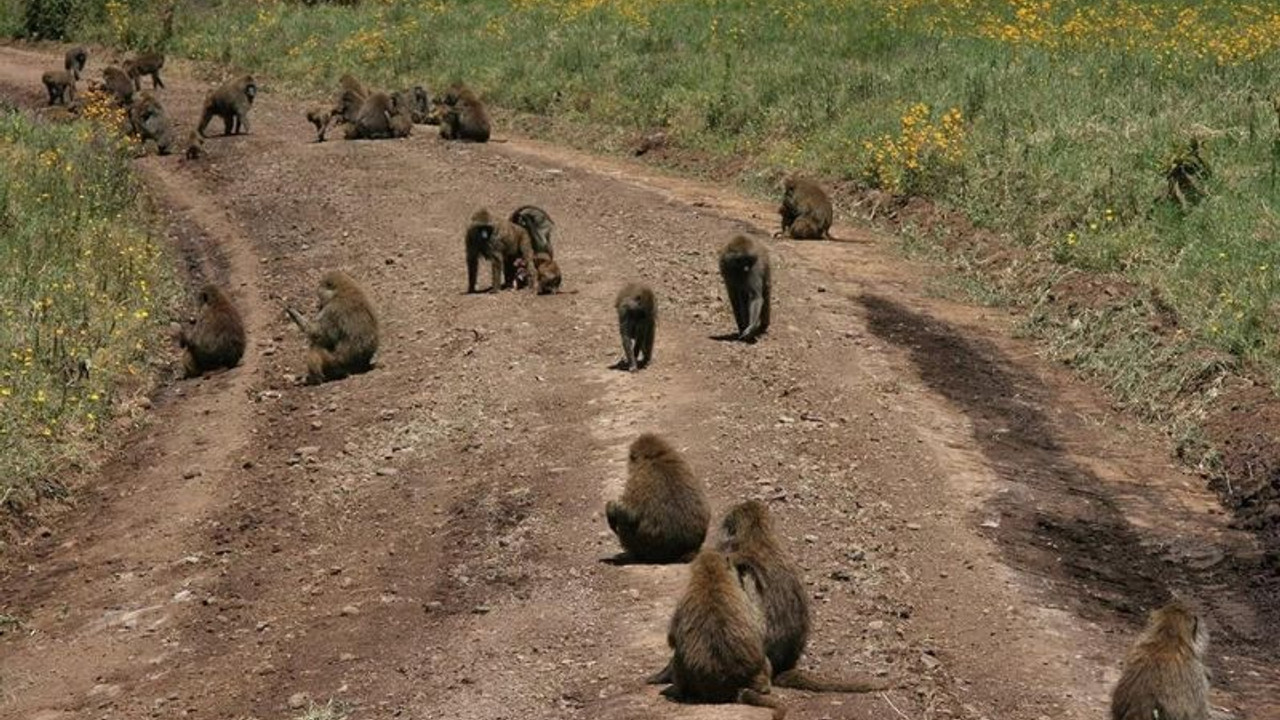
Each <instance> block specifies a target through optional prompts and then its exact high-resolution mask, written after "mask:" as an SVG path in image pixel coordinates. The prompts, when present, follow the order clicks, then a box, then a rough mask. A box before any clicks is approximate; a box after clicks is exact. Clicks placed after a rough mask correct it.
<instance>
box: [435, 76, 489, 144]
mask: <svg viewBox="0 0 1280 720" xmlns="http://www.w3.org/2000/svg"><path fill="white" fill-rule="evenodd" d="M444 104H445V109H444V111H443V113H442V114H441V116H440V137H442V138H444V139H445V140H467V141H471V142H489V113H488V112H487V111H486V110H485V108H484V103H483V102H481V101H480V98H478V97H476V94H475V93H473V92H471V90H470V89H468V88H467V87H466V86H464V85H454V86H452V87H450V88H449V90H448V92H446V93H445V97H444Z"/></svg>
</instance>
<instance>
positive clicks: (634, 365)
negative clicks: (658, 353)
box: [613, 283, 658, 372]
mask: <svg viewBox="0 0 1280 720" xmlns="http://www.w3.org/2000/svg"><path fill="white" fill-rule="evenodd" d="M613 306H614V309H616V310H617V311H618V334H619V335H620V336H621V337H622V359H621V360H619V361H618V363H617V365H616V367H618V368H620V369H625V370H630V371H631V372H635V371H636V370H638V369H640V368H642V367H648V365H649V363H650V362H652V361H653V338H654V335H655V334H657V324H658V301H657V299H656V298H655V297H654V296H653V291H652V290H650V289H649V288H648V287H647V286H645V285H641V284H639V283H627V284H626V285H624V286H623V287H622V289H621V290H619V291H618V296H617V297H616V298H615V299H614V301H613Z"/></svg>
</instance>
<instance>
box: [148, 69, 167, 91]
mask: <svg viewBox="0 0 1280 720" xmlns="http://www.w3.org/2000/svg"><path fill="white" fill-rule="evenodd" d="M163 87H164V83H163V82H162V81H161V80H160V73H158V72H153V73H151V89H153V90H154V89H155V88H163Z"/></svg>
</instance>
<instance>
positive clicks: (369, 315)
mask: <svg viewBox="0 0 1280 720" xmlns="http://www.w3.org/2000/svg"><path fill="white" fill-rule="evenodd" d="M317 296H318V297H319V300H320V309H319V313H318V314H317V315H316V317H315V319H314V320H311V321H308V320H306V319H304V318H303V317H302V316H301V315H300V314H299V313H298V312H297V311H296V310H294V309H293V308H289V307H286V308H285V312H287V313H288V314H289V317H290V318H292V319H293V321H294V322H295V323H297V324H298V327H300V328H302V332H304V333H306V335H307V339H308V340H309V341H310V342H311V350H310V351H309V352H308V354H307V382H308V383H309V384H312V385H314V384H317V383H322V382H325V381H326V380H341V379H342V378H345V377H347V376H348V375H354V374H356V373H362V372H368V371H369V369H370V368H371V367H373V354H374V353H375V352H377V351H378V318H377V317H376V316H375V315H374V313H373V306H372V305H370V304H369V301H368V299H366V298H365V295H364V291H363V290H361V289H360V286H359V285H356V282H355V280H352V279H351V278H350V277H349V276H348V275H347V274H346V273H344V272H342V271H340V270H331V271H329V272H327V273H325V276H324V278H323V279H321V281H320V288H319V290H318V292H317Z"/></svg>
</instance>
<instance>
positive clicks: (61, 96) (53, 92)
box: [40, 70, 76, 105]
mask: <svg viewBox="0 0 1280 720" xmlns="http://www.w3.org/2000/svg"><path fill="white" fill-rule="evenodd" d="M40 81H41V82H43V83H44V89H45V90H47V91H48V92H49V104H50V105H59V104H61V105H70V104H71V103H73V102H75V99H76V75H75V73H73V72H71V71H69V70H50V71H48V72H46V73H45V74H44V75H42V76H41V77H40Z"/></svg>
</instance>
